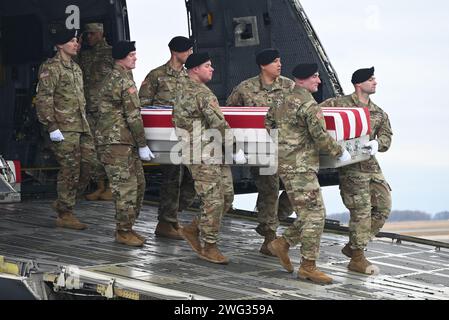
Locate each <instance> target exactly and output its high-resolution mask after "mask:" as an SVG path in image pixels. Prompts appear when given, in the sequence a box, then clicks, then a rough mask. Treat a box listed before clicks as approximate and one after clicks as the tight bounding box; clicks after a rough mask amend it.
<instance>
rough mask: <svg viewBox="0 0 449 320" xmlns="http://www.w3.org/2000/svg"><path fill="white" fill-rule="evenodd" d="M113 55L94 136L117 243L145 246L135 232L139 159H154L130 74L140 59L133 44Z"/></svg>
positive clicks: (141, 179) (140, 192)
mask: <svg viewBox="0 0 449 320" xmlns="http://www.w3.org/2000/svg"><path fill="white" fill-rule="evenodd" d="M112 56H113V58H114V59H115V60H116V61H115V65H114V69H113V70H112V71H111V73H109V74H108V75H107V76H106V78H105V80H104V81H103V85H102V87H101V89H100V91H99V93H98V94H99V95H98V98H99V104H98V113H99V114H98V122H97V126H96V130H95V135H96V137H97V143H98V153H99V155H100V160H101V162H102V164H103V165H104V168H105V170H106V173H107V175H108V179H109V181H110V184H111V189H112V195H113V197H114V201H115V210H116V215H115V219H116V221H117V226H116V233H115V240H116V241H117V242H118V243H123V244H126V245H129V246H142V245H143V244H144V242H145V238H144V237H142V236H141V235H139V234H138V233H136V232H135V231H134V230H133V229H132V227H133V224H134V222H135V220H136V219H137V218H138V217H139V213H140V210H141V208H142V202H143V197H144V193H145V176H144V172H143V167H142V163H141V161H140V160H141V159H142V160H151V157H154V156H153V155H152V153H151V150H150V149H149V148H148V146H147V145H146V139H145V132H144V128H143V121H142V117H141V115H140V101H139V96H138V93H137V88H136V85H135V83H134V81H133V80H132V79H131V77H130V72H129V71H130V70H132V69H134V68H135V64H136V59H137V58H136V49H135V46H134V42H130V41H119V42H118V43H117V44H116V45H115V46H114V47H113V49H112ZM139 157H140V159H139Z"/></svg>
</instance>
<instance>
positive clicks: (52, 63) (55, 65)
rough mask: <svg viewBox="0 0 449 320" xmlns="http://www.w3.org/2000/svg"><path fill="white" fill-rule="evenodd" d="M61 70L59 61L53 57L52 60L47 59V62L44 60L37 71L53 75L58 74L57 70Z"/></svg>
mask: <svg viewBox="0 0 449 320" xmlns="http://www.w3.org/2000/svg"><path fill="white" fill-rule="evenodd" d="M60 68H61V61H60V60H59V59H56V58H55V57H53V58H48V59H47V60H45V61H44V62H42V64H41V66H40V68H39V71H40V72H41V73H42V72H44V73H46V74H47V73H48V74H50V75H51V74H55V73H58V72H59V70H60Z"/></svg>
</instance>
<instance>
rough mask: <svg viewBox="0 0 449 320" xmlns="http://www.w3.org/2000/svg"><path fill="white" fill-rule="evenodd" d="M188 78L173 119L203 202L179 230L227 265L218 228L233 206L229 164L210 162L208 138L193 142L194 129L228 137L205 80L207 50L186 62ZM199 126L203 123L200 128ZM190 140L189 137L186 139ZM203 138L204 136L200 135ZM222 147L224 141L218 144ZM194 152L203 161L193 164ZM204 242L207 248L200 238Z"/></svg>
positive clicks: (196, 248) (208, 257) (211, 257)
mask: <svg viewBox="0 0 449 320" xmlns="http://www.w3.org/2000/svg"><path fill="white" fill-rule="evenodd" d="M186 68H187V69H188V74H189V79H187V81H186V83H185V85H184V87H183V91H182V96H181V97H180V100H179V102H178V103H177V104H176V105H175V107H174V110H173V122H174V124H175V127H176V129H177V133H178V134H179V132H180V129H182V130H183V131H185V132H186V133H187V134H186V135H187V137H185V136H183V139H184V140H182V142H183V145H184V146H186V148H188V149H189V150H190V152H189V153H188V154H189V156H187V154H186V153H183V163H184V164H185V165H186V167H187V168H188V169H189V171H190V173H191V175H192V178H193V181H194V186H195V190H196V193H197V194H198V197H199V199H200V202H201V216H200V218H199V221H198V219H196V218H194V220H193V222H192V224H191V225H187V226H184V227H183V228H182V229H181V230H180V233H181V234H182V235H183V237H184V238H185V239H186V240H187V241H188V242H189V244H190V245H191V247H192V249H193V250H194V251H195V252H197V253H198V254H199V256H200V258H201V259H204V260H206V261H209V262H213V263H219V264H227V263H228V259H227V258H226V257H225V256H224V255H223V254H222V253H221V252H220V250H219V249H218V247H217V242H218V240H219V230H220V225H221V220H222V217H223V214H224V213H225V212H226V211H227V210H229V208H230V207H231V206H232V201H233V198H234V191H233V184H232V174H231V170H230V168H229V166H227V165H222V164H221V163H222V158H221V156H220V157H219V159H218V161H216V162H214V163H207V162H208V160H209V159H211V158H212V157H214V156H217V155H215V154H214V155H211V154H204V150H205V149H204V147H205V146H206V144H208V141H204V140H201V141H197V142H195V141H193V139H194V136H193V132H194V130H198V131H200V130H201V131H200V132H201V134H204V132H205V130H207V129H216V130H219V132H220V133H221V137H225V131H226V129H229V125H228V123H227V122H226V120H225V118H224V115H223V113H222V112H221V110H220V107H219V104H218V100H217V98H216V97H215V95H214V94H213V93H212V91H211V90H210V89H209V88H208V87H206V85H205V83H206V82H208V81H210V80H211V79H212V74H213V70H214V69H213V68H212V65H211V61H210V58H209V55H208V54H207V53H194V54H192V55H190V56H189V58H188V59H187V62H186ZM196 125H198V126H200V128H197V127H196ZM186 139H187V140H186ZM200 139H201V138H200ZM192 143H193V146H195V145H197V144H199V145H201V150H191V144H192ZM219 147H220V148H221V147H222V146H221V144H220V145H219ZM195 152H201V162H200V163H199V164H196V163H195V164H194V163H193V162H192V157H193V154H194V153H195ZM200 235H201V238H202V240H203V241H204V247H203V246H202V244H201V241H200Z"/></svg>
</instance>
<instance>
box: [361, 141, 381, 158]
mask: <svg viewBox="0 0 449 320" xmlns="http://www.w3.org/2000/svg"><path fill="white" fill-rule="evenodd" d="M364 147H365V148H367V149H369V150H370V151H369V154H370V155H372V156H374V155H375V154H376V153H377V151H379V142H377V140H371V141H370V142H367V143H365V145H364Z"/></svg>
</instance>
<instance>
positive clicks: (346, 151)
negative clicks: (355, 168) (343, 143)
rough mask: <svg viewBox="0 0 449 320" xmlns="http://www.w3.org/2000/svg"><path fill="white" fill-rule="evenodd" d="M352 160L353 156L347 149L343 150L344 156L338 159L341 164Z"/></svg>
mask: <svg viewBox="0 0 449 320" xmlns="http://www.w3.org/2000/svg"><path fill="white" fill-rule="evenodd" d="M351 159H352V158H351V154H350V153H349V152H348V150H346V148H345V149H343V154H342V155H341V156H340V157H339V158H338V160H339V161H341V162H347V161H349V160H351Z"/></svg>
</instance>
